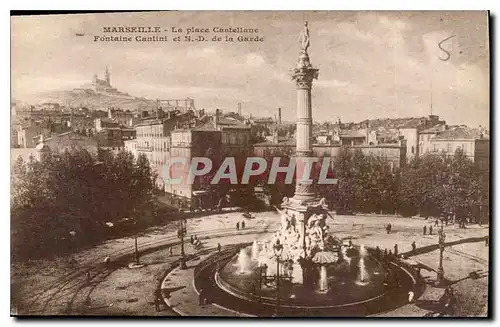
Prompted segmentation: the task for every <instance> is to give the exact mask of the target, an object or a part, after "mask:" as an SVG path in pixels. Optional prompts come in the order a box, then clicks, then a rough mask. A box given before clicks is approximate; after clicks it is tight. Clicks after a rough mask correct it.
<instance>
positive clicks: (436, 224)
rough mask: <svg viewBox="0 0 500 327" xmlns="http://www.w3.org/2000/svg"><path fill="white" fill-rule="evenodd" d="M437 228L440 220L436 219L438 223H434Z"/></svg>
mask: <svg viewBox="0 0 500 327" xmlns="http://www.w3.org/2000/svg"><path fill="white" fill-rule="evenodd" d="M437 226H439V221H438V219H437V218H436V221H435V222H434V227H437Z"/></svg>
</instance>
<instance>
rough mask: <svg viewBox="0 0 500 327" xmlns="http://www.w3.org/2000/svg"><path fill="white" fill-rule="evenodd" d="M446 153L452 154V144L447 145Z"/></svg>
mask: <svg viewBox="0 0 500 327" xmlns="http://www.w3.org/2000/svg"><path fill="white" fill-rule="evenodd" d="M446 152H451V143H448V144H447V147H446Z"/></svg>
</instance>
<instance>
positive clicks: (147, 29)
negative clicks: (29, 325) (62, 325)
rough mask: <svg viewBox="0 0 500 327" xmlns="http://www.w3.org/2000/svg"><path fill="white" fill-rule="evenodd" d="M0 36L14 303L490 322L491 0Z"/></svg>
mask: <svg viewBox="0 0 500 327" xmlns="http://www.w3.org/2000/svg"><path fill="white" fill-rule="evenodd" d="M10 28H11V35H10V53H11V63H10V64H11V66H10V73H11V77H10V79H11V90H10V96H11V98H10V288H11V289H10V315H11V316H13V317H40V316H43V317H46V316H70V317H83V319H85V318H87V317H177V318H179V319H182V318H183V317H184V318H187V317H218V318H222V317H230V318H281V317H293V318H297V319H301V318H310V317H331V318H338V317H342V318H360V317H363V318H370V319H376V318H425V319H429V320H432V319H434V318H443V317H446V318H452V319H453V318H463V317H469V318H471V317H472V318H483V319H486V318H491V316H492V312H491V302H492V300H491V297H492V294H491V292H490V286H491V281H490V274H491V272H492V267H491V254H492V249H491V248H490V233H491V231H490V220H491V207H490V178H491V174H490V148H491V145H490V110H491V104H490V99H491V95H490V51H491V46H490V30H491V27H490V13H489V12H488V11H137V12H87V13H85V12H65V13H54V12H53V13H41V12H40V13H37V14H33V13H28V12H23V11H16V12H11V15H10Z"/></svg>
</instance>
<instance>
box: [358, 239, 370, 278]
mask: <svg viewBox="0 0 500 327" xmlns="http://www.w3.org/2000/svg"><path fill="white" fill-rule="evenodd" d="M365 257H366V248H365V246H364V245H363V244H361V246H360V247H359V262H358V268H359V276H358V280H357V281H356V284H358V285H366V284H368V282H367V281H366V279H367V277H368V273H367V271H366V267H365Z"/></svg>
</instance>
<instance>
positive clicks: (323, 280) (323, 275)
mask: <svg viewBox="0 0 500 327" xmlns="http://www.w3.org/2000/svg"><path fill="white" fill-rule="evenodd" d="M319 276H320V277H319V292H320V293H326V292H328V273H327V271H326V266H325V265H322V266H321V270H320V273H319Z"/></svg>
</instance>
